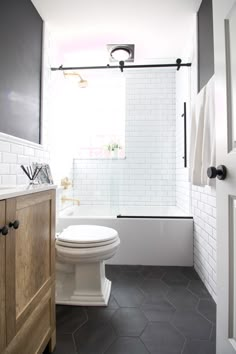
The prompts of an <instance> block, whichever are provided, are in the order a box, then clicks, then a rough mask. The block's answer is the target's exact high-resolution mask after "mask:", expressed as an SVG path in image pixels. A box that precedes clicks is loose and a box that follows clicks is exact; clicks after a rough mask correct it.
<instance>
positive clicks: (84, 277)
mask: <svg viewBox="0 0 236 354" xmlns="http://www.w3.org/2000/svg"><path fill="white" fill-rule="evenodd" d="M63 273H64V272H62V271H61V270H60V271H58V270H57V290H56V303H57V304H63V305H77V306H107V305H108V302H109V298H110V293H111V281H110V280H108V279H107V278H106V277H105V266H104V262H94V263H79V264H76V265H75V266H74V271H73V272H72V273H71V274H68V273H66V274H65V273H64V274H63ZM62 284H63V285H62Z"/></svg>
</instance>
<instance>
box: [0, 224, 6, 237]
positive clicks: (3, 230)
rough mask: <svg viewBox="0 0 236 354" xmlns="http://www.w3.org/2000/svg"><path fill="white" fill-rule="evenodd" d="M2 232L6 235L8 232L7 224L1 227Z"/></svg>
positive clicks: (0, 231)
mask: <svg viewBox="0 0 236 354" xmlns="http://www.w3.org/2000/svg"><path fill="white" fill-rule="evenodd" d="M0 233H1V234H2V235H3V236H6V235H7V234H8V227H7V226H3V227H2V228H1V229H0Z"/></svg>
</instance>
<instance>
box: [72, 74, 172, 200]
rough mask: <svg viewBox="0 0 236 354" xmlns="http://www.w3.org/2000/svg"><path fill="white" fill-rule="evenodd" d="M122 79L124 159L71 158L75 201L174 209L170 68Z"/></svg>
mask: <svg viewBox="0 0 236 354" xmlns="http://www.w3.org/2000/svg"><path fill="white" fill-rule="evenodd" d="M125 75H126V129H125V141H126V143H125V156H126V158H125V159H123V160H121V159H120V160H117V159H110V160H109V159H100V160H99V159H97V160H95V159H94V160H82V159H75V160H74V176H73V180H74V190H75V192H74V193H75V197H76V198H79V199H80V201H81V204H84V205H109V204H112V205H140V206H141V205H158V206H169V205H175V204H176V179H175V175H176V124H175V95H176V92H175V70H168V69H167V70H163V69H162V70H157V69H153V70H152V71H150V70H149V71H148V70H143V71H140V70H132V71H130V72H126V73H125Z"/></svg>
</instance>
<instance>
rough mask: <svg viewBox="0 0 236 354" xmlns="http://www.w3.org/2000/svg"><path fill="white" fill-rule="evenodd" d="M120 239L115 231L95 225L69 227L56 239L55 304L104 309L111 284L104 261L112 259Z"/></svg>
mask: <svg viewBox="0 0 236 354" xmlns="http://www.w3.org/2000/svg"><path fill="white" fill-rule="evenodd" d="M119 244H120V239H119V235H118V233H117V231H116V230H114V229H111V228H108V227H104V226H96V225H72V226H69V227H67V228H66V229H65V230H64V231H63V232H62V233H61V234H59V235H58V237H57V239H56V302H57V303H58V304H65V305H66V304H67V305H83V306H106V305H107V304H108V301H109V297H110V292H111V281H110V280H108V279H107V278H106V276H105V265H104V261H105V260H107V259H109V258H111V257H113V256H114V255H115V253H116V251H117V249H118V247H119Z"/></svg>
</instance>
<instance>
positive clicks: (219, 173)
mask: <svg viewBox="0 0 236 354" xmlns="http://www.w3.org/2000/svg"><path fill="white" fill-rule="evenodd" d="M226 175H227V169H226V167H225V166H224V165H219V166H217V167H213V166H211V167H208V169H207V176H208V177H209V178H216V177H217V178H218V179H220V180H223V179H225V177H226Z"/></svg>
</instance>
